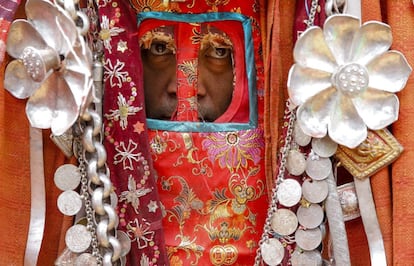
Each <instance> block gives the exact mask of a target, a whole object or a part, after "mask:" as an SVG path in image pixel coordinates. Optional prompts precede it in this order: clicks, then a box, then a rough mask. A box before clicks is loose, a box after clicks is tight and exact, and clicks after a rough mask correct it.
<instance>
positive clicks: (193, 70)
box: [177, 60, 198, 85]
mask: <svg viewBox="0 0 414 266" xmlns="http://www.w3.org/2000/svg"><path fill="white" fill-rule="evenodd" d="M177 69H178V70H179V71H181V72H183V74H184V76H185V77H186V78H187V83H188V84H189V85H195V84H196V83H197V74H198V73H197V60H192V61H183V63H182V64H178V66H177Z"/></svg>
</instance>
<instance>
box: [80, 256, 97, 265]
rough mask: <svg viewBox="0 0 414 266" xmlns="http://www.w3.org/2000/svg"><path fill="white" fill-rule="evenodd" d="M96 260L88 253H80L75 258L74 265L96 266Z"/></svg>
mask: <svg viewBox="0 0 414 266" xmlns="http://www.w3.org/2000/svg"><path fill="white" fill-rule="evenodd" d="M97 265H98V261H97V260H96V258H95V257H94V256H93V255H92V254H90V253H82V254H80V255H79V257H77V258H76V260H75V266H97Z"/></svg>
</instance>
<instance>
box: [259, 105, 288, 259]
mask: <svg viewBox="0 0 414 266" xmlns="http://www.w3.org/2000/svg"><path fill="white" fill-rule="evenodd" d="M286 113H287V114H286V115H287V117H288V118H289V120H288V125H287V130H286V131H287V132H286V137H285V139H284V145H283V147H282V149H281V151H280V152H281V155H280V156H281V158H280V163H279V171H278V175H277V177H276V182H275V185H274V187H273V189H272V198H271V201H270V205H269V208H268V211H267V217H266V220H265V224H264V229H263V234H262V237H261V238H260V241H259V247H258V248H257V250H256V257H255V260H254V265H255V266H259V265H260V262H261V260H262V252H261V246H262V244H263V243H264V242H266V241H267V240H269V235H270V234H271V232H272V227H271V220H272V216H273V214H274V213H275V212H276V211H277V203H278V200H277V188H278V186H279V184H280V183H281V182H282V181H283V180H284V176H285V172H286V162H287V156H288V153H289V150H290V145H291V142H292V136H293V128H294V123H295V121H296V115H295V112H294V110H290V108H289V102H287V111H286Z"/></svg>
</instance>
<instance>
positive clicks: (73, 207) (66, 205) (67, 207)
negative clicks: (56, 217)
mask: <svg viewBox="0 0 414 266" xmlns="http://www.w3.org/2000/svg"><path fill="white" fill-rule="evenodd" d="M57 206H58V209H59V211H60V212H61V213H63V214H64V215H67V216H72V215H75V214H77V213H78V212H79V211H80V209H81V208H82V199H81V196H80V195H79V194H78V193H77V192H75V191H73V190H66V191H64V192H62V194H60V195H59V197H58V199H57Z"/></svg>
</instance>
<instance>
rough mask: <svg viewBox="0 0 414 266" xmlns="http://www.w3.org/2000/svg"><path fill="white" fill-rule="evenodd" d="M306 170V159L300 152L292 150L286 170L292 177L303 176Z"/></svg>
mask: <svg viewBox="0 0 414 266" xmlns="http://www.w3.org/2000/svg"><path fill="white" fill-rule="evenodd" d="M305 169H306V159H305V156H304V155H303V153H301V152H300V151H298V150H290V151H289V153H288V156H287V161H286V170H287V171H288V172H289V174H291V175H296V176H297V175H301V174H303V172H305Z"/></svg>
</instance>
